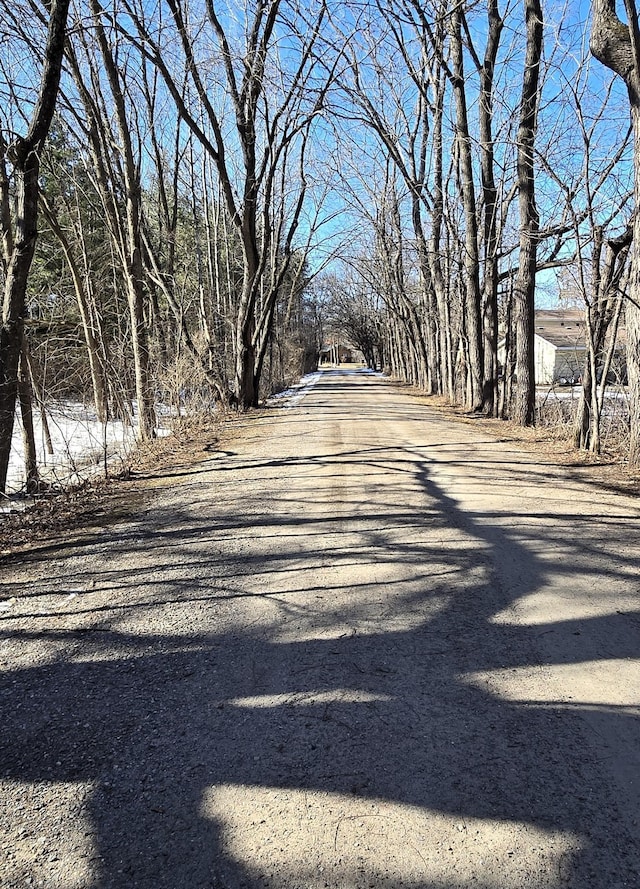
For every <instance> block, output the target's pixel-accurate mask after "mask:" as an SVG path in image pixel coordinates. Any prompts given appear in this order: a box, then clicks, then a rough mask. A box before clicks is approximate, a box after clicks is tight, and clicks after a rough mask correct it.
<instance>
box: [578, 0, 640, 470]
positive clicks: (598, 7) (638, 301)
mask: <svg viewBox="0 0 640 889" xmlns="http://www.w3.org/2000/svg"><path fill="white" fill-rule="evenodd" d="M624 7H625V13H626V17H627V23H626V24H625V23H623V22H622V21H620V19H619V18H618V15H617V13H616V3H615V0H594V3H593V22H592V28H591V40H590V48H591V52H592V54H593V55H594V56H595V57H596V58H597V59H598V61H600V62H602V64H603V65H606V67H607V68H609V69H611V70H612V71H613V72H614V73H615V74H617V75H619V76H620V77H621V78H622V79H623V81H624V83H625V84H626V86H627V92H628V95H629V106H630V109H631V121H632V124H633V144H634V149H633V158H634V196H635V205H636V212H635V215H634V220H633V244H634V247H633V254H632V259H631V273H630V280H629V293H628V298H627V302H626V305H625V323H626V328H627V373H628V378H629V408H630V433H631V435H630V442H629V462H630V463H631V464H633V465H638V464H640V213H639V212H638V208H640V28H639V26H638V12H637V8H636V4H635V0H625V2H624Z"/></svg>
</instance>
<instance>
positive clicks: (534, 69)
mask: <svg viewBox="0 0 640 889" xmlns="http://www.w3.org/2000/svg"><path fill="white" fill-rule="evenodd" d="M524 10H525V23H526V34H527V41H526V52H525V59H524V72H523V78H522V98H521V102H520V120H519V126H518V193H519V199H518V200H519V207H520V254H519V262H518V274H517V277H516V281H515V286H514V289H513V302H514V316H515V318H514V320H515V337H516V350H515V355H516V360H515V370H516V376H517V382H516V389H515V403H514V408H513V418H514V419H515V420H516V422H518V423H520V424H521V425H522V426H528V425H531V424H532V423H533V422H534V416H535V368H534V353H533V343H534V339H533V336H534V312H535V286H536V271H537V248H538V241H539V228H540V224H539V222H540V221H539V216H538V208H537V206H536V195H535V166H534V144H535V135H536V122H537V114H538V105H539V101H540V90H539V76H540V61H541V58H542V46H543V32H542V7H541V5H540V2H539V0H524Z"/></svg>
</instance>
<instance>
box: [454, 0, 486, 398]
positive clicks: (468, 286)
mask: <svg viewBox="0 0 640 889" xmlns="http://www.w3.org/2000/svg"><path fill="white" fill-rule="evenodd" d="M451 32H452V33H451V53H452V61H453V78H452V86H453V92H454V96H455V105H456V141H457V145H458V151H459V155H460V180H461V181H460V192H461V196H462V203H463V206H464V219H465V240H464V257H463V267H464V278H465V296H466V301H465V305H466V310H465V326H466V331H467V340H468V342H467V349H468V356H469V384H468V387H467V398H466V401H467V406H468V408H469V409H470V410H474V411H479V410H481V409H482V405H483V375H484V359H483V354H482V321H481V294H480V257H479V254H478V220H477V212H476V195H475V186H474V181H473V161H472V157H471V136H470V133H469V120H468V113H467V99H466V93H465V77H464V64H463V53H462V33H461V11H460V7H459V6H456V7H455V9H454V11H453V13H452V25H451Z"/></svg>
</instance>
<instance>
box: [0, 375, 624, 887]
mask: <svg viewBox="0 0 640 889" xmlns="http://www.w3.org/2000/svg"><path fill="white" fill-rule="evenodd" d="M496 428H497V429H498V430H499V427H496ZM219 447H220V448H221V449H216V447H215V446H213V445H212V448H211V450H210V451H209V452H208V453H207V454H206V459H205V460H204V461H200V462H197V463H194V464H193V465H183V466H179V467H177V468H175V470H174V471H172V472H171V473H165V474H164V475H162V476H161V477H156V478H150V479H149V480H148V481H147V482H146V483H145V484H144V485H143V486H142V488H141V487H140V486H138V487H137V488H136V493H135V495H133V494H132V497H131V501H130V503H128V504H126V508H124V509H120V510H118V511H115V512H107V513H106V514H104V515H102V516H98V517H96V519H95V521H94V522H93V523H91V524H90V525H87V527H84V528H81V529H77V530H76V531H74V532H70V533H69V535H68V536H67V535H61V536H59V537H58V538H57V539H55V540H53V539H43V540H42V541H40V542H39V543H38V544H37V545H36V546H35V547H34V548H33V549H32V550H31V551H30V552H28V553H25V554H23V555H21V556H20V557H17V558H16V557H13V558H11V559H10V560H9V561H7V563H6V564H5V565H4V567H3V568H2V570H1V571H0V583H1V589H0V668H1V673H0V708H1V712H0V719H1V723H0V769H1V775H0V778H1V781H2V788H1V789H2V792H1V795H0V886H2V887H3V889H18V887H20V889H23V887H26V886H46V887H52V889H97V887H100V889H102V887H104V889H107V887H109V889H135V887H140V889H240V887H244V889H263V887H264V889H267V887H268V889H327V887H330V889H378V887H380V889H383V887H384V889H400V887H407V889H471V887H473V889H561V887H572V889H622V887H634V889H638V887H640V825H639V823H638V822H639V817H640V732H639V721H638V716H639V714H640V509H639V503H638V501H637V500H634V499H632V498H630V497H627V496H625V495H623V494H620V493H616V492H615V491H612V490H607V489H605V488H603V487H602V485H598V484H596V483H594V482H593V481H592V480H590V478H589V472H588V470H582V471H579V470H575V469H571V468H567V467H564V468H562V467H557V466H556V465H554V464H552V463H546V462H544V461H543V460H542V458H540V456H536V455H533V454H531V453H527V452H524V451H522V450H518V449H517V448H516V447H515V446H514V445H513V444H510V443H509V442H504V441H503V442H500V441H499V440H498V439H496V438H495V437H494V436H492V435H491V434H489V433H487V432H486V430H485V428H484V427H477V428H476V427H474V426H473V425H472V424H469V423H467V424H464V423H459V422H454V421H451V420H450V419H447V418H446V417H444V416H443V415H442V414H440V413H438V412H437V411H435V410H433V409H432V408H430V407H429V406H428V402H427V400H426V399H424V398H421V397H418V396H415V395H411V394H410V393H409V392H408V391H407V390H406V389H405V388H402V387H399V386H397V385H395V384H393V383H392V382H390V381H388V380H385V379H383V378H381V377H378V376H375V375H371V374H366V373H356V372H353V371H350V372H347V371H341V370H340V369H337V370H332V371H325V372H324V373H321V374H319V375H317V377H314V378H313V379H312V380H311V381H310V382H309V384H308V385H307V386H306V388H305V389H302V390H300V391H299V393H298V394H297V395H296V396H294V397H290V398H286V399H283V400H281V401H280V402H279V403H278V404H277V405H276V406H274V407H272V408H269V409H266V410H264V411H261V412H258V413H256V414H252V415H247V416H246V417H242V418H241V419H239V420H238V422H237V423H235V424H234V426H233V434H232V435H231V436H230V437H227V438H226V439H225V440H224V442H223V444H221V445H219ZM222 448H223V449H222Z"/></svg>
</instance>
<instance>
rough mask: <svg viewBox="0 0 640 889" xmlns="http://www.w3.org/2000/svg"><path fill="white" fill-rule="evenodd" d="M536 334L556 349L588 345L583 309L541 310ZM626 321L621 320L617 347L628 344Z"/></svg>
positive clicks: (537, 316) (536, 317) (578, 347)
mask: <svg viewBox="0 0 640 889" xmlns="http://www.w3.org/2000/svg"><path fill="white" fill-rule="evenodd" d="M535 333H536V334H537V335H538V336H540V337H542V338H543V339H545V340H547V342H549V343H551V344H552V345H554V346H555V347H556V349H580V350H583V349H584V348H585V344H586V321H585V317H584V310H583V309H539V310H536V315H535ZM626 341H627V338H626V331H625V329H624V321H623V319H622V318H621V319H620V325H619V327H618V336H617V341H616V342H617V347H620V346H623V345H625V344H626Z"/></svg>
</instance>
